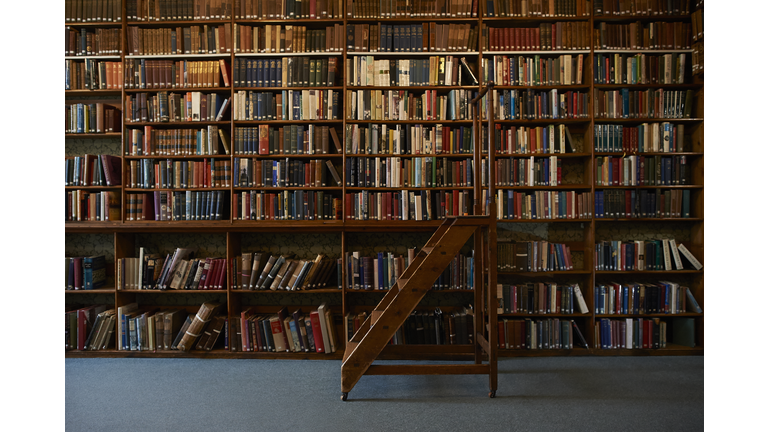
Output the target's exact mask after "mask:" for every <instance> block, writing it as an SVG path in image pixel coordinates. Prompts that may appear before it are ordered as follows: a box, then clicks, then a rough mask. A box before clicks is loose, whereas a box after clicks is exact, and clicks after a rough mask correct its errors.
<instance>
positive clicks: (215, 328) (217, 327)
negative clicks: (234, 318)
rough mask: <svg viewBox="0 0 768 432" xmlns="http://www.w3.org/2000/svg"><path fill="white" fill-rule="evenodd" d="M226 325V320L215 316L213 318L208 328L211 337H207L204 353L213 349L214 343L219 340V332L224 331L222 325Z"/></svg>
mask: <svg viewBox="0 0 768 432" xmlns="http://www.w3.org/2000/svg"><path fill="white" fill-rule="evenodd" d="M225 323H226V318H225V317H224V316H217V317H216V318H214V320H213V322H212V323H211V325H210V326H209V328H210V332H211V335H210V336H209V337H208V340H207V341H206V343H205V346H204V347H203V348H204V349H205V350H206V351H210V350H212V349H213V347H214V346H215V345H216V342H217V341H218V340H219V338H220V336H221V332H222V330H223V329H224V324H225Z"/></svg>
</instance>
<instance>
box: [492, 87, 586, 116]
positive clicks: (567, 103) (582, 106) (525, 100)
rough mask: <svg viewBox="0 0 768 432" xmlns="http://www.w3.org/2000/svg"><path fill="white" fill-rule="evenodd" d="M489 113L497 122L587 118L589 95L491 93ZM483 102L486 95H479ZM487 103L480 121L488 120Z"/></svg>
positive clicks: (512, 91) (509, 91)
mask: <svg viewBox="0 0 768 432" xmlns="http://www.w3.org/2000/svg"><path fill="white" fill-rule="evenodd" d="M596 91H597V90H596ZM493 92H494V93H493V105H494V107H493V113H494V117H495V118H496V119H497V120H546V119H579V118H589V93H588V92H578V91H572V90H568V91H563V90H557V89H552V90H546V91H536V90H532V89H528V90H493ZM483 98H484V99H486V100H487V97H486V96H483ZM487 106H488V104H487V102H486V103H484V104H483V106H481V118H483V119H486V118H488V114H487V112H488V108H487Z"/></svg>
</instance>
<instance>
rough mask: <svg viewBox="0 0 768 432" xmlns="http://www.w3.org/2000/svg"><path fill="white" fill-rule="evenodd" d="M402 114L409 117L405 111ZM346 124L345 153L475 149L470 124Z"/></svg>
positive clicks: (468, 151) (441, 152) (462, 151)
mask: <svg viewBox="0 0 768 432" xmlns="http://www.w3.org/2000/svg"><path fill="white" fill-rule="evenodd" d="M402 114H403V116H404V117H405V118H406V119H407V118H408V117H407V116H408V114H407V112H405V113H402ZM398 117H399V114H398ZM346 127H347V135H346V137H345V138H346V140H345V142H344V147H345V152H346V154H348V155H445V154H471V153H472V152H473V151H474V150H473V149H474V142H475V134H474V128H473V127H472V126H447V125H442V124H437V125H433V126H424V125H399V124H397V125H392V126H389V125H386V124H373V123H368V124H367V125H366V124H348V125H347V126H346Z"/></svg>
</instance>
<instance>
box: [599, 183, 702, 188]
mask: <svg viewBox="0 0 768 432" xmlns="http://www.w3.org/2000/svg"><path fill="white" fill-rule="evenodd" d="M703 188H704V185H658V186H654V185H643V186H602V185H597V184H596V185H595V189H703Z"/></svg>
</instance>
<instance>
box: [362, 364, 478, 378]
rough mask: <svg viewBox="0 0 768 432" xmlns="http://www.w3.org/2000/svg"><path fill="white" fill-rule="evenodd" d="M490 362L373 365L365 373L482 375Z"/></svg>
mask: <svg viewBox="0 0 768 432" xmlns="http://www.w3.org/2000/svg"><path fill="white" fill-rule="evenodd" d="M489 366H490V365H488V364H466V365H462V364H458V365H412V364H410V365H371V366H369V367H368V370H367V371H365V375H482V374H487V373H488V370H489V369H488V368H489Z"/></svg>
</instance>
